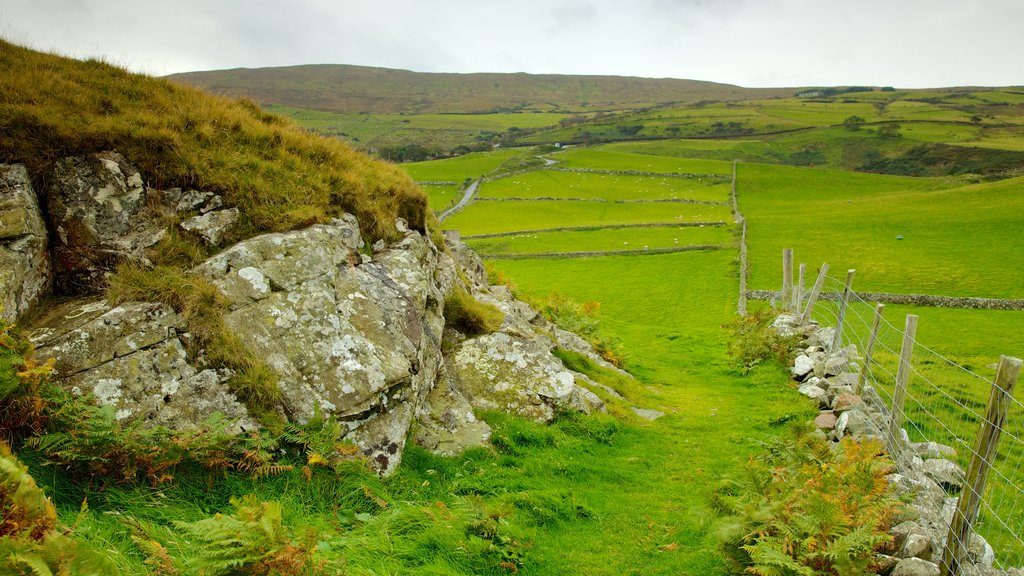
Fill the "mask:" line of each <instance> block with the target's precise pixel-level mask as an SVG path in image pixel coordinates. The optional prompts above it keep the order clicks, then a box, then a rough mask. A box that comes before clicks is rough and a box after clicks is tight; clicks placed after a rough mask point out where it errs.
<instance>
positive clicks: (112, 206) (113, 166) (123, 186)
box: [46, 152, 165, 294]
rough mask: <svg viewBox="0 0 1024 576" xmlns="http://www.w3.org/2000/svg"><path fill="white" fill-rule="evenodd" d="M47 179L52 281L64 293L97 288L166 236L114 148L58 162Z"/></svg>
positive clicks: (135, 178) (131, 171)
mask: <svg viewBox="0 0 1024 576" xmlns="http://www.w3.org/2000/svg"><path fill="white" fill-rule="evenodd" d="M48 181H49V185H48V186H47V189H46V199H47V211H48V213H49V218H50V223H51V225H52V226H53V230H54V231H55V232H56V237H55V238H53V239H52V240H53V242H52V243H53V258H54V266H55V269H56V280H57V284H58V287H59V288H60V289H61V290H63V291H64V292H65V293H69V294H81V293H91V292H96V291H97V290H98V289H99V288H100V287H101V286H102V285H103V281H104V277H105V274H106V273H107V272H109V271H111V270H113V268H114V267H115V266H116V265H117V264H118V263H119V262H121V261H123V260H135V261H139V262H145V261H146V259H145V255H144V250H145V249H146V248H148V247H150V246H152V245H154V244H156V243H157V242H158V241H159V240H160V239H161V238H162V237H163V235H164V234H165V232H164V228H163V226H160V225H159V224H158V223H157V222H156V218H155V216H154V215H153V214H152V212H151V210H150V208H149V207H148V206H147V205H146V202H145V200H146V191H145V188H144V186H143V182H142V176H141V175H140V174H139V171H138V170H136V169H135V168H134V167H133V166H132V165H131V164H129V163H128V161H127V160H125V159H124V158H123V157H122V156H121V155H120V154H117V153H116V152H101V153H99V154H93V155H89V156H76V157H73V158H66V159H64V160H59V161H58V162H57V163H56V165H55V167H54V169H53V173H52V174H51V175H50V177H49V179H48Z"/></svg>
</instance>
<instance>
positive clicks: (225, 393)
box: [30, 300, 257, 432]
mask: <svg viewBox="0 0 1024 576" xmlns="http://www.w3.org/2000/svg"><path fill="white" fill-rule="evenodd" d="M184 329H185V325H184V322H183V321H182V319H181V317H180V316H179V315H178V314H177V313H175V312H174V310H172V309H171V308H170V307H169V306H166V305H164V304H155V303H144V302H130V303H127V304H124V305H122V306H116V307H111V306H110V305H108V304H107V303H106V302H105V301H102V300H100V301H90V302H86V303H84V304H83V303H79V302H73V303H69V304H66V305H62V306H56V307H54V308H52V309H51V310H49V311H48V313H47V314H46V315H45V316H44V318H43V319H42V320H41V323H40V325H39V326H38V327H37V328H36V329H35V330H34V331H33V332H32V333H31V334H30V339H31V340H32V342H33V343H34V344H35V345H36V347H37V351H36V354H37V355H38V356H39V357H41V358H46V357H52V358H55V359H56V360H57V363H56V366H55V372H56V376H57V377H59V378H60V379H61V380H62V381H63V383H64V385H65V386H66V387H67V388H69V389H70V390H71V391H72V393H74V394H77V395H82V394H91V395H92V396H93V397H94V398H95V400H96V402H97V403H98V404H100V405H102V406H110V407H111V408H113V409H114V411H115V412H114V414H115V418H117V419H118V420H128V419H132V420H141V421H143V422H145V423H147V424H151V425H160V426H166V427H168V428H175V429H179V430H193V429H196V428H198V427H200V426H202V425H203V424H204V422H205V421H206V420H207V419H208V418H209V417H210V416H211V415H212V414H214V413H219V414H221V415H222V416H224V417H225V418H226V419H227V420H228V421H230V425H229V431H235V432H241V431H244V430H253V429H255V428H256V426H257V424H256V422H255V421H254V420H253V419H252V418H250V417H249V414H248V411H247V410H246V408H245V406H244V405H242V404H241V403H240V402H239V401H238V400H237V399H236V398H235V396H234V394H232V393H231V392H230V391H229V390H228V386H227V381H228V379H229V378H230V376H231V373H230V372H229V371H226V370H216V369H213V368H201V367H199V366H197V365H196V363H195V362H194V361H192V360H190V359H189V358H188V355H187V354H186V352H185V345H184V343H183V342H182V340H183V339H184V338H187V337H188V335H187V334H186V333H185V332H184Z"/></svg>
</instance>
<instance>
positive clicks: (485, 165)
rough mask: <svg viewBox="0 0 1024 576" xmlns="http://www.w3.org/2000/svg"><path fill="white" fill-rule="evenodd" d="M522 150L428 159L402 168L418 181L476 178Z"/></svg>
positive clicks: (493, 169)
mask: <svg viewBox="0 0 1024 576" xmlns="http://www.w3.org/2000/svg"><path fill="white" fill-rule="evenodd" d="M522 154H523V151H522V150H495V151H493V152H473V153H471V154H466V155H464V156H459V157H457V158H447V159H444V160H428V161H426V162H410V163H408V164H402V168H403V169H404V170H405V171H406V172H408V173H409V175H410V176H412V177H413V179H414V180H416V181H418V182H437V181H451V182H462V181H463V180H466V179H472V180H476V179H477V178H480V177H481V176H484V175H486V174H490V173H491V172H494V171H495V170H497V169H498V167H500V166H501V165H502V164H503V163H505V162H506V161H508V160H509V159H510V158H513V157H516V156H519V155H522Z"/></svg>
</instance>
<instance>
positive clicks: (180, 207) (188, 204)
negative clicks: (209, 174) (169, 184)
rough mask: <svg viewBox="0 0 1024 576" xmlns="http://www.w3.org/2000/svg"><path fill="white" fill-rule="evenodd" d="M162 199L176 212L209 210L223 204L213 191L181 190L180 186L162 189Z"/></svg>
mask: <svg viewBox="0 0 1024 576" xmlns="http://www.w3.org/2000/svg"><path fill="white" fill-rule="evenodd" d="M163 194H164V200H165V201H166V202H167V203H168V204H170V205H172V206H173V207H174V209H175V211H177V212H194V211H196V210H198V211H200V212H204V213H205V212H209V211H210V210H216V209H217V208H220V207H221V206H223V205H224V202H223V201H222V200H221V197H220V196H218V195H216V194H214V193H213V192H200V191H198V190H186V191H184V192H182V191H181V188H172V189H170V190H164V192H163Z"/></svg>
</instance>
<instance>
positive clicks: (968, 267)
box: [738, 164, 1024, 298]
mask: <svg viewBox="0 0 1024 576" xmlns="http://www.w3.org/2000/svg"><path fill="white" fill-rule="evenodd" d="M1022 185H1024V180H1021V179H1011V180H1005V181H1002V182H994V183H983V184H969V185H966V186H965V185H963V181H962V180H961V181H957V180H952V179H935V178H906V177H890V176H875V175H863V174H851V173H848V172H836V171H825V170H809V169H802V168H789V167H779V166H767V165H748V164H744V165H742V166H741V167H740V176H739V184H738V190H739V194H740V204H741V209H742V210H743V212H744V215H745V216H746V217H747V219H748V221H749V222H750V224H749V236H748V238H749V245H750V262H751V264H750V274H751V276H750V281H751V284H750V285H751V287H752V288H773V287H775V286H776V285H778V284H780V283H781V280H778V279H777V276H778V274H777V271H778V270H779V269H780V264H779V263H778V262H779V255H780V254H781V253H782V249H783V248H793V249H794V250H795V254H796V259H797V261H798V262H806V263H808V264H809V265H810V267H811V268H812V270H813V269H816V267H817V266H818V265H820V263H821V262H828V263H829V265H830V266H831V267H832V270H835V271H841V270H846V269H848V268H855V269H857V277H856V280H855V287H856V288H858V289H861V290H882V291H891V292H902V293H930V294H941V295H952V296H983V297H993V298H1020V297H1022V296H1024V292H1022V291H1021V289H1020V288H1019V287H1020V286H1021V285H1024V273H1022V272H1021V270H1022V269H1024V260H1022V256H1021V254H1020V253H1019V251H1018V250H1016V249H1015V248H1014V243H1013V242H1012V241H1011V240H1010V239H1011V238H1013V237H1014V235H1015V232H1014V231H1015V230H1016V229H1017V227H1018V224H1019V218H1018V217H1017V213H1018V212H1017V211H1018V210H1021V209H1024V199H1022V197H1021V195H1020V194H1019V191H1020V190H1021V186H1022ZM897 236H902V237H903V239H902V240H899V239H897ZM835 274H836V275H839V272H836V273H835Z"/></svg>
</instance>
